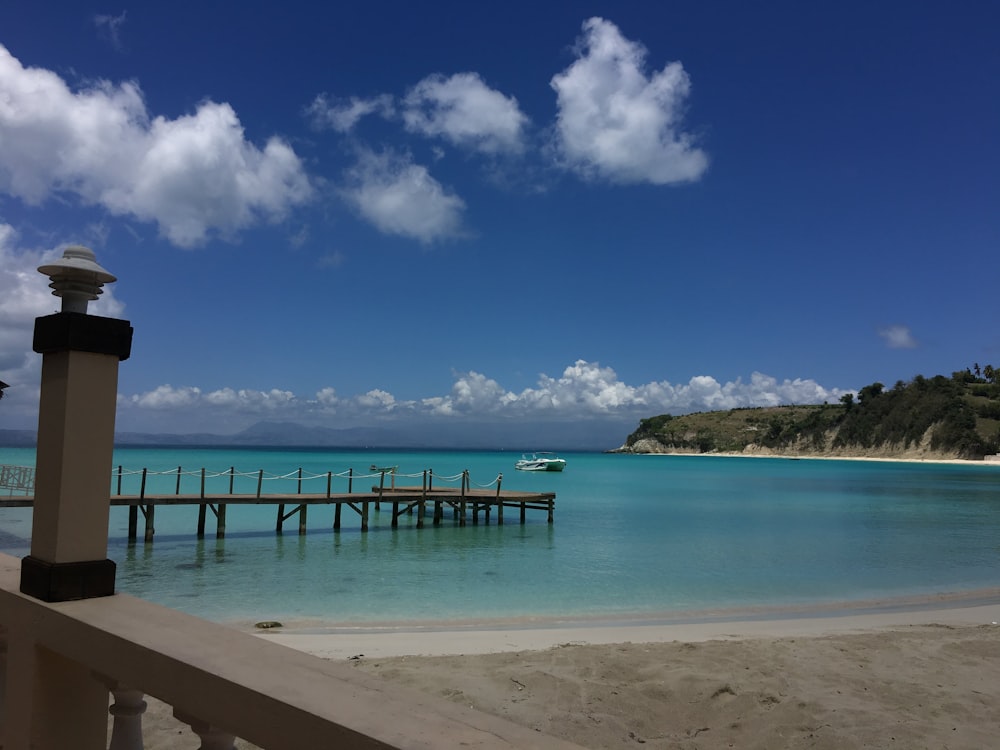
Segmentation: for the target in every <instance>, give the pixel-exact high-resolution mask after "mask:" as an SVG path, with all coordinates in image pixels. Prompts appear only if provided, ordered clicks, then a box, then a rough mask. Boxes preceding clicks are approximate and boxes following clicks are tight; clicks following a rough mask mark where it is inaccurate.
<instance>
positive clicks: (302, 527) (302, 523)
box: [296, 466, 306, 536]
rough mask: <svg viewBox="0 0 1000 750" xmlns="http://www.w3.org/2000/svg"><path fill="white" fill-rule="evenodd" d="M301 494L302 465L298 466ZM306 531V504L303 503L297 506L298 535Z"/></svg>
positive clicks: (300, 491)
mask: <svg viewBox="0 0 1000 750" xmlns="http://www.w3.org/2000/svg"><path fill="white" fill-rule="evenodd" d="M296 494H299V495H301V494H302V467H301V466H300V467H299V491H298V493H296ZM305 533H306V505H305V504H304V503H303V504H302V505H300V506H299V536H303V535H305Z"/></svg>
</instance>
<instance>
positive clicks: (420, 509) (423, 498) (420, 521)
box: [417, 469, 427, 529]
mask: <svg viewBox="0 0 1000 750" xmlns="http://www.w3.org/2000/svg"><path fill="white" fill-rule="evenodd" d="M426 505H427V469H424V479H423V488H422V489H421V491H420V502H419V504H418V505H417V528H418V529H422V528H424V509H425V506H426Z"/></svg>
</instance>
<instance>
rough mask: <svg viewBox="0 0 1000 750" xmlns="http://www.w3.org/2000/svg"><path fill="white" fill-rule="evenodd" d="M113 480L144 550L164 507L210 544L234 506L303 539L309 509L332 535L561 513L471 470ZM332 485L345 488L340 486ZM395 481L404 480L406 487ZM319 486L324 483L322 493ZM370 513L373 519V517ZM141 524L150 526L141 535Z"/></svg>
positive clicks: (535, 495) (163, 473)
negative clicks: (289, 526)
mask: <svg viewBox="0 0 1000 750" xmlns="http://www.w3.org/2000/svg"><path fill="white" fill-rule="evenodd" d="M110 479H111V482H110V485H111V486H110V488H109V489H110V493H109V494H110V502H111V504H112V505H113V506H127V507H128V539H129V542H130V543H131V542H133V541H135V540H136V539H137V538H139V537H140V536H141V537H142V538H143V539H144V540H145V541H146V542H151V541H152V540H153V535H154V533H155V518H156V510H157V507H159V506H181V505H189V506H195V507H197V509H198V520H197V532H196V533H197V536H198V537H199V538H201V537H203V536H204V533H205V530H206V523H207V521H208V519H209V514H211V515H213V516H214V517H215V522H216V523H215V526H216V538H219V539H222V538H224V537H225V534H226V518H227V509H228V507H229V506H232V505H237V506H240V505H261V504H270V505H274V506H276V508H277V518H276V522H275V530H276V531H277V533H279V534H280V533H281V532H282V524H283V523H284V522H285V521H287V520H288V519H289V518H291V517H293V516H298V526H299V533H300V534H304V533H306V521H307V515H308V508H309V507H310V506H319V507H322V506H332V508H333V511H334V518H333V525H332V528H333V530H334V531H339V530H340V529H341V514H342V512H343V511H344V510H349V511H352V512H354V513H356V514H357V515H358V517H359V518H360V526H361V531H362V532H365V531H368V526H369V520H370V519H372V518H374V519H377V518H378V517H379V516H378V515H377V514H378V513H379V512H380V511H381V509H382V505H383V504H386V503H388V504H389V505H390V506H391V512H390V513H389V514H388V515H387V516H386V515H383V516H382V518H383V520H384V519H386V518H388V520H389V521H390V522H391V524H392V526H393V527H394V528H395V527H396V526H397V525H398V520H399V518H400V516H401V515H402V514H406V515H407V516H415V523H416V527H417V528H423V516H424V513H425V511H427V510H430V511H433V518H434V524H435V525H438V524H440V523H441V522H442V520H443V516H444V512H445V508H446V507H447V508H450V510H451V512H452V515H453V516H454V520H455V522H456V523H457V524H458V525H459V526H465V524H466V517H467V513H469V514H471V521H472V524H473V525H475V524H478V522H479V516H480V514H483V517H484V518H485V522H486V523H487V524H488V523H490V514H491V513H492V512H495V513H496V520H497V523H498V524H501V525H502V524H503V523H504V508H505V507H507V508H515V509H517V510H518V511H519V514H520V521H521V523H524V522H525V511H526V510H528V509H530V510H542V511H545V512H546V513H547V520H548V523H552V518H553V509H554V507H555V494H554V493H548V492H533V491H523V490H510V489H503V488H502V485H503V474H498V475H497V476H496V477H495V478H494V479H492V480H490V481H488V482H485V483H479V482H473V481H472V480H471V477H470V473H469V470H468V469H466V470H465V471H462V472H460V473H457V474H435V473H434V470H433V469H424V470H422V471H418V472H413V473H400V472H399V470H398V467H396V466H385V467H377V466H374V465H373V466H372V467H371V468H370V469H369V470H368V473H366V474H361V473H358V474H356V473H355V472H354V469H353V468H349V469H345V470H343V471H339V472H336V473H335V472H333V471H327V472H319V473H316V472H310V471H305V470H304V469H303V468H301V467H300V468H298V469H294V470H292V471H288V472H284V473H281V474H278V473H274V472H267V471H264V469H257V470H256V471H241V470H237V469H236V467H235V466H230V467H229V468H228V469H223V470H221V471H210V470H208V469H206V468H201V469H194V470H191V469H189V470H186V471H185V469H184V467H183V466H177V467H172V468H169V469H150V468H149V467H146V468H142V469H126V468H125V467H124V466H118V467H116V468H115V469H114V470H113V472H112V476H111V477H110ZM334 480H337V481H338V482H342V484H340V483H339V484H337V485H335V484H334ZM359 480H360V481H361V482H362V484H361V485H359V484H358V481H359ZM387 480H388V481H387ZM397 480H402V484H401V483H399V482H397ZM407 480H409V481H407ZM290 482H295V485H290V484H289V483H290ZM310 482H312V483H313V484H309V483H310ZM316 482H320V484H319V486H317V485H316V484H315V483H316ZM276 483H277V484H276ZM33 503H34V498H33V497H31V496H26V497H25V498H23V499H22V498H10V499H8V498H6V497H3V496H0V507H29V506H31V505H32V504H33ZM370 506H371V508H372V509H373V510H374V512H375V514H376V515H375V516H370V514H369V507H370ZM140 516H141V517H142V519H143V521H144V524H143V525H144V530H142V531H140Z"/></svg>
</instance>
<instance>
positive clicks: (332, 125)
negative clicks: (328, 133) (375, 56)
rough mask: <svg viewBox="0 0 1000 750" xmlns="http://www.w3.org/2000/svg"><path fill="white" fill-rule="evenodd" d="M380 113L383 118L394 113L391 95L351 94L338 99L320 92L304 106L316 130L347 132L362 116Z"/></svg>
mask: <svg viewBox="0 0 1000 750" xmlns="http://www.w3.org/2000/svg"><path fill="white" fill-rule="evenodd" d="M372 114H375V115H380V116H382V117H385V118H389V117H392V116H393V115H394V114H395V107H394V106H393V100H392V97H391V96H390V95H389V94H381V95H379V96H374V97H371V98H369V99H361V98H359V97H356V96H352V97H350V98H347V99H338V98H336V97H331V96H329V95H328V94H320V95H319V96H317V97H316V98H315V99H313V102H312V104H310V105H309V106H308V107H307V108H306V116H307V117H308V118H309V121H310V122H311V123H312V126H313V127H314V128H316V129H317V130H325V129H327V128H329V129H331V130H335V131H337V132H338V133H349V132H350V131H351V130H353V129H354V126H355V125H357V124H358V122H359V121H360V120H361V118H363V117H367V116H368V115H372Z"/></svg>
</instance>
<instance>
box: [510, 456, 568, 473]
mask: <svg viewBox="0 0 1000 750" xmlns="http://www.w3.org/2000/svg"><path fill="white" fill-rule="evenodd" d="M514 468H515V469H520V470H521V471H562V470H563V469H565V468H566V459H564V458H559V456H557V455H556V454H555V453H524V454H522V456H521V459H520V460H519V461H518V462H517V463H515V464H514Z"/></svg>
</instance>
